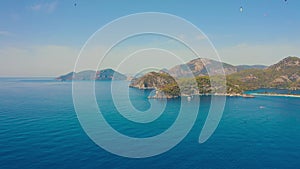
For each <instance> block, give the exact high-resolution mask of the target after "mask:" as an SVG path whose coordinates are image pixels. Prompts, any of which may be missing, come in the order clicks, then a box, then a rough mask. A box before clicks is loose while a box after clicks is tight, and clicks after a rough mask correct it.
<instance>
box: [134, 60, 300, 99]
mask: <svg viewBox="0 0 300 169" xmlns="http://www.w3.org/2000/svg"><path fill="white" fill-rule="evenodd" d="M216 63H217V61H214V60H209V59H200V58H199V59H195V60H192V61H190V62H188V63H186V64H183V65H177V66H174V67H173V68H171V69H169V70H166V69H164V70H163V71H159V72H150V73H147V74H145V75H143V76H141V77H139V78H133V79H132V81H131V84H130V87H133V88H138V89H143V90H146V89H151V90H155V95H154V96H150V98H177V97H183V96H187V97H190V96H193V95H225V96H239V97H245V98H253V97H255V95H259V94H244V92H245V91H247V90H255V89H260V88H277V89H288V90H299V89H300V58H298V57H292V56H290V57H287V58H285V59H283V60H281V61H279V62H278V63H276V64H274V65H271V66H269V67H266V66H262V65H254V66H245V65H244V66H236V67H235V66H232V65H230V64H227V63H221V64H222V65H223V67H224V71H225V74H226V79H225V80H226V90H224V89H222V87H223V86H224V85H222V84H220V85H214V86H211V82H213V83H214V84H216V83H217V84H218V81H221V80H222V81H224V79H221V78H222V76H220V74H219V73H218V72H220V70H215V69H212V70H210V72H212V74H211V76H208V74H207V71H206V70H205V69H211V68H212V67H213V66H212V64H216ZM186 66H187V67H188V68H189V69H190V70H191V72H192V73H193V75H194V77H195V78H192V77H189V76H188V71H187V70H188V69H187V68H186ZM220 91H223V92H220ZM224 91H226V92H224ZM265 95H266V94H265ZM270 95H271V94H270ZM274 95H275V94H274ZM276 95H277V96H282V94H276ZM272 96H273V95H272ZM288 96H290V95H288ZM293 96H294V97H298V95H293Z"/></svg>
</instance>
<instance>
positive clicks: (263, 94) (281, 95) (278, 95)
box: [251, 93, 300, 97]
mask: <svg viewBox="0 0 300 169" xmlns="http://www.w3.org/2000/svg"><path fill="white" fill-rule="evenodd" d="M251 95H254V96H275V97H300V95H297V94H275V93H251Z"/></svg>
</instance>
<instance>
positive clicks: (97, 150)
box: [0, 78, 300, 169]
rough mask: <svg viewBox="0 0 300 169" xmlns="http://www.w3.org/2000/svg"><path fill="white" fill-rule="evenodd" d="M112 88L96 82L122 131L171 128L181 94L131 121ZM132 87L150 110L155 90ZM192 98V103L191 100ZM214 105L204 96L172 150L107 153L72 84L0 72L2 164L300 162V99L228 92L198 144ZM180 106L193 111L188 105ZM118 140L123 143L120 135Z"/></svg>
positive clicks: (136, 166)
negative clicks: (87, 126) (87, 124)
mask: <svg viewBox="0 0 300 169" xmlns="http://www.w3.org/2000/svg"><path fill="white" fill-rule="evenodd" d="M82 83H83V84H84V83H86V82H82ZM124 83H126V82H120V85H124ZM117 85H118V84H117ZM110 86H111V82H95V95H96V99H97V102H98V105H99V106H102V107H101V110H102V112H103V116H105V119H106V120H107V121H108V123H109V122H111V124H110V125H111V127H112V128H114V129H115V130H116V131H118V132H120V133H123V134H124V135H127V136H129V137H136V138H139V137H153V136H155V135H158V134H160V133H163V132H164V130H167V129H168V127H169V126H171V125H172V124H173V123H174V121H175V119H176V117H177V116H178V111H179V109H180V105H181V99H183V98H181V99H180V98H178V99H168V100H161V102H164V103H165V104H166V106H165V109H164V111H163V113H162V114H161V116H160V117H159V118H157V119H155V120H154V121H153V122H150V123H149V124H147V123H133V122H128V121H126V120H127V119H126V118H124V117H123V116H120V114H119V113H118V110H117V109H116V108H114V105H113V104H111V103H113V102H112V97H111V95H110V93H111V92H110V90H109V89H110ZM129 91H130V100H131V103H132V105H133V106H134V107H135V108H136V109H138V110H140V111H146V110H147V109H149V107H151V100H149V99H148V98H147V97H148V95H149V94H151V91H148V90H138V89H134V88H130V89H129ZM250 92H280V93H289V92H290V91H286V90H280V91H277V90H275V89H260V90H257V91H250ZM293 94H300V91H293ZM124 101H125V100H124ZM127 101H128V100H127ZM156 102H160V100H156ZM189 104H194V103H193V100H192V101H191V102H190V103H189ZM210 106H211V96H201V98H200V107H199V113H198V115H197V116H196V119H195V122H194V124H193V125H192V128H191V129H190V131H189V132H188V134H187V135H186V136H185V137H184V138H183V139H182V140H181V141H180V143H178V144H177V145H176V146H174V147H173V148H171V149H170V150H168V151H166V152H163V153H161V154H157V155H155V156H151V157H146V158H130V157H124V156H122V155H118V154H114V153H111V152H109V151H107V150H106V149H104V148H103V147H101V146H99V145H98V144H97V143H96V142H95V141H93V140H92V139H91V138H90V137H89V135H88V134H87V133H86V132H85V130H84V129H83V127H82V126H81V123H80V120H79V119H78V116H77V113H76V111H75V108H74V104H73V98H72V82H60V81H56V80H54V79H53V78H0V168H1V169H13V168H15V169H20V168H43V169H47V168H62V169H64V168H79V169H80V168H84V169H89V168H91V169H96V168H99V169H140V168H141V169H160V168H164V169H165V168H167V169H202V168H204V169H221V168H239V169H240V168H245V169H248V168H249V169H250V168H251V169H252V168H277V169H279V168H282V169H287V168H300V98H297V97H284V96H277V97H270V96H263V95H259V96H256V97H255V98H243V97H227V98H226V103H225V107H224V112H223V115H222V118H221V120H220V123H219V125H218V126H217V128H216V130H215V132H214V133H213V134H212V135H211V137H210V138H209V139H208V140H207V141H205V142H204V143H199V141H198V139H199V134H200V133H201V130H202V128H203V125H204V123H205V120H206V118H207V116H208V112H209V108H210ZM183 111H185V113H189V110H188V109H187V110H183ZM103 137H107V138H109V137H113V136H110V135H105V136H103ZM115 143H116V144H117V145H118V140H115ZM154 144H155V143H154ZM120 146H122V145H120Z"/></svg>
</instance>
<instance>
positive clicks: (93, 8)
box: [0, 0, 300, 77]
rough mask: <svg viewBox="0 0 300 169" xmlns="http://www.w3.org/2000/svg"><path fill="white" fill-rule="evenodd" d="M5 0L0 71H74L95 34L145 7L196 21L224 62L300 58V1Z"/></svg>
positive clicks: (0, 7)
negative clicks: (87, 42)
mask: <svg viewBox="0 0 300 169" xmlns="http://www.w3.org/2000/svg"><path fill="white" fill-rule="evenodd" d="M0 3H1V5H0V76H6V77H8V76H14V77H23V76H53V77H55V76H58V75H60V74H65V73H68V72H70V71H73V70H74V65H75V62H76V59H77V57H78V54H79V52H80V50H81V48H82V47H83V45H84V44H85V43H86V41H87V40H88V39H89V38H90V36H91V35H93V33H95V32H96V31H97V30H98V29H100V28H101V27H103V26H104V25H106V24H108V23H110V22H111V21H113V20H116V19H118V18H120V17H123V16H126V15H130V14H134V13H142V12H162V13H169V14H172V15H176V16H178V17H180V18H183V19H185V20H187V21H188V22H190V23H192V24H194V25H195V26H196V27H198V28H199V29H200V30H201V31H202V32H203V33H204V34H205V35H206V36H207V37H208V38H209V40H210V41H211V43H212V44H213V45H214V47H215V49H216V50H217V52H218V54H219V56H220V59H221V60H222V61H223V62H226V63H230V64H233V65H239V64H248V65H253V64H264V65H271V64H274V63H276V62H278V61H279V60H281V59H283V58H285V57H287V56H300V48H299V46H300V10H299V6H300V1H298V0H287V1H285V0H226V1H221V0H194V1H192V0H191V1H183V0H177V1H175V0H164V1H161V0H152V1H142V0H122V1H116V0H106V1H104V0H103V1H96V0H94V1H86V0H61V1H58V0H27V1H19V0H3V1H1V2H0ZM241 8H242V10H241ZM145 22H146V21H145ZM180 26H181V25H178V27H180ZM122 29H131V27H127V28H121V29H120V31H122ZM108 36H110V35H108ZM148 40H149V41H151V38H149V39H148ZM143 42H145V40H144V41H143ZM139 43H141V41H139V42H136V44H134V43H129V44H130V45H133V46H134V45H138V44H139ZM151 43H153V39H152V42H151ZM101 45H105V44H99V46H101ZM99 48H101V47H99ZM123 49H125V48H123ZM155 52H156V53H162V52H159V51H155ZM119 53H122V50H120V51H119ZM145 57H151V53H149V52H148V53H147V54H146V55H145ZM166 58H169V57H166ZM111 60H112V59H111ZM162 62H164V59H162ZM108 65H109V62H108ZM124 71H126V69H125V70H124ZM124 73H126V72H124Z"/></svg>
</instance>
